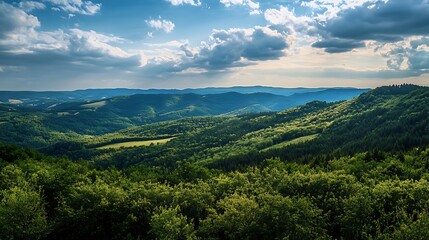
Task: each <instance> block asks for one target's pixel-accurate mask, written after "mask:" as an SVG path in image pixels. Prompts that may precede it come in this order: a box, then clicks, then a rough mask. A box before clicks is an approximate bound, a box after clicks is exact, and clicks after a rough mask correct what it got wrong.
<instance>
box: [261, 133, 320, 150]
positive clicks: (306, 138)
mask: <svg viewBox="0 0 429 240" xmlns="http://www.w3.org/2000/svg"><path fill="white" fill-rule="evenodd" d="M317 136H319V134H313V135H308V136H304V137H299V138H295V139H292V140H290V141H286V142H281V143H279V144H276V145H273V146H271V147H269V148H265V149H264V150H262V151H268V150H272V149H279V148H284V147H287V146H289V145H293V144H298V143H303V142H308V141H311V140H313V139H315V138H317Z"/></svg>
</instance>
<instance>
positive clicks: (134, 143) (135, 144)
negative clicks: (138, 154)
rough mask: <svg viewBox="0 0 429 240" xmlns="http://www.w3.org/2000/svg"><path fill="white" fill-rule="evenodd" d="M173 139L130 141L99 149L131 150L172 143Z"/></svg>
mask: <svg viewBox="0 0 429 240" xmlns="http://www.w3.org/2000/svg"><path fill="white" fill-rule="evenodd" d="M172 139H173V138H164V139H156V140H145V141H130V142H122V143H113V144H108V145H105V146H101V147H98V148H97V149H99V150H102V149H119V148H121V147H124V148H129V147H142V146H150V145H151V144H154V145H157V144H165V143H167V142H169V141H171V140H172Z"/></svg>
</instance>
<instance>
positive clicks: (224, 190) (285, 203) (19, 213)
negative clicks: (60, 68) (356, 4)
mask: <svg viewBox="0 0 429 240" xmlns="http://www.w3.org/2000/svg"><path fill="white" fill-rule="evenodd" d="M428 112H429V89H428V88H425V87H419V86H414V85H400V86H389V87H381V88H377V89H374V90H372V91H369V92H366V93H363V94H362V95H360V96H359V97H357V98H353V99H350V100H347V101H340V102H334V103H332V102H321V101H315V102H310V103H307V104H305V105H302V106H298V107H294V108H290V109H287V110H284V111H280V112H268V113H264V112H262V113H247V114H244V115H224V116H205V117H190V118H181V119H178V120H170V121H162V122H157V123H151V124H144V125H137V126H136V125H135V124H129V126H130V127H129V128H125V129H122V130H119V131H110V132H108V133H106V134H101V135H100V134H98V135H89V134H81V133H79V132H75V131H71V130H68V131H52V129H51V127H52V125H50V124H51V123H49V122H46V115H49V114H50V113H47V112H40V111H34V110H28V109H20V108H16V109H15V110H14V111H8V110H4V111H2V112H1V113H2V114H1V121H0V128H1V129H2V133H1V138H2V140H3V141H5V142H6V141H7V143H15V145H11V144H1V145H0V239H427V238H429V148H428V147H429V116H428ZM2 122H7V123H4V124H2ZM10 125H15V126H16V127H19V131H17V130H16V129H17V128H11V127H10ZM48 139H50V140H48ZM157 139H158V140H159V139H169V140H168V141H166V142H164V143H162V144H160V143H158V144H154V143H153V144H149V145H147V146H140V147H133V146H126V145H125V143H129V142H131V141H133V142H136V141H151V140H157ZM21 141H22V142H21ZM19 143H21V145H22V146H33V147H36V148H38V150H33V149H31V148H23V147H21V146H17V145H18V144H19ZM113 143H114V144H122V143H124V146H123V147H121V148H119V149H112V148H102V147H103V146H108V145H109V144H113ZM41 152H43V153H41Z"/></svg>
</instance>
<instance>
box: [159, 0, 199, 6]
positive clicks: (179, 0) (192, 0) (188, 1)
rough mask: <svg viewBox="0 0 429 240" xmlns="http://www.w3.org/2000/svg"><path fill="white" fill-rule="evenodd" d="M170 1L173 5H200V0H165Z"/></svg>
mask: <svg viewBox="0 0 429 240" xmlns="http://www.w3.org/2000/svg"><path fill="white" fill-rule="evenodd" d="M166 1H167V2H169V3H171V4H172V5H173V6H178V5H192V6H201V1H200V0H166Z"/></svg>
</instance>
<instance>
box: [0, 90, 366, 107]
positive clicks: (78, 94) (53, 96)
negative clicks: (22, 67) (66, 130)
mask: <svg viewBox="0 0 429 240" xmlns="http://www.w3.org/2000/svg"><path fill="white" fill-rule="evenodd" d="M327 90H338V91H339V92H343V91H344V92H350V91H351V92H353V91H356V92H357V93H358V94H354V96H356V95H359V94H360V93H363V92H366V91H368V90H369V89H358V88H277V87H264V86H253V87H222V88H215V87H211V88H194V89H191V88H189V89H182V90H180V89H146V90H144V89H127V88H118V89H86V90H75V91H41V92H38V91H0V102H1V103H3V104H9V105H15V106H23V107H32V108H37V109H45V108H48V107H50V106H52V105H54V104H59V103H66V102H79V101H96V100H101V99H106V98H112V97H118V96H130V95H134V94H187V93H193V94H200V95H207V94H222V93H227V92H237V93H242V94H252V93H270V94H275V95H281V96H292V95H294V94H306V93H317V92H323V91H327Z"/></svg>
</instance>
